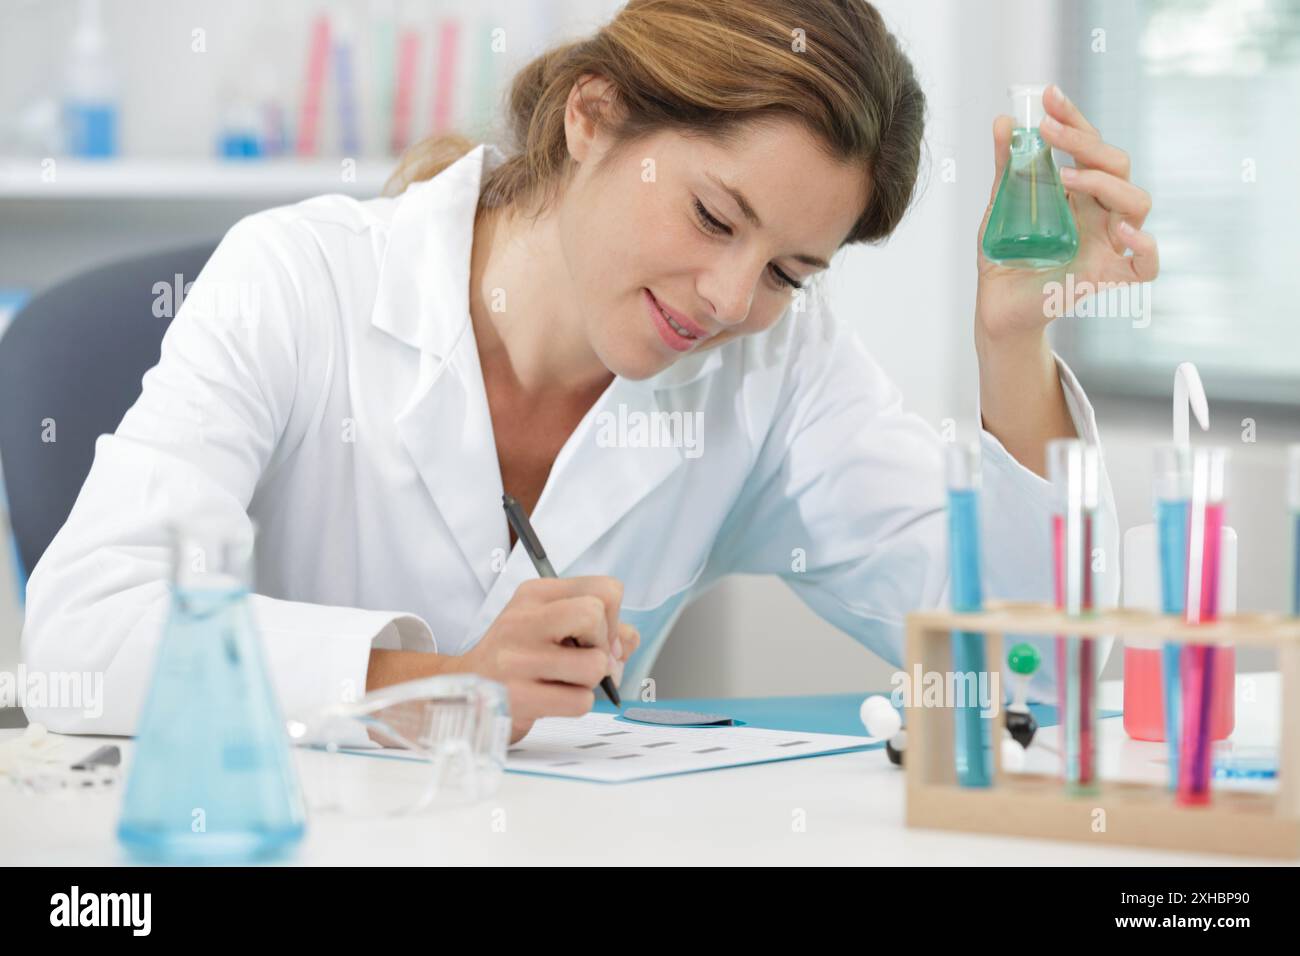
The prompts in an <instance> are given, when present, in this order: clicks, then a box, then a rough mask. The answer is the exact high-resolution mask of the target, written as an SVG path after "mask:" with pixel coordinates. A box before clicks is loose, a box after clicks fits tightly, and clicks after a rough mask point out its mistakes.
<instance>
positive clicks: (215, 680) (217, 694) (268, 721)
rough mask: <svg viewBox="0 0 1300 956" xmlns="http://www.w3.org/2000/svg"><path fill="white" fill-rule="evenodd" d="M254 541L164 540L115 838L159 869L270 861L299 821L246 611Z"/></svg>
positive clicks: (241, 537)
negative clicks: (161, 591)
mask: <svg viewBox="0 0 1300 956" xmlns="http://www.w3.org/2000/svg"><path fill="white" fill-rule="evenodd" d="M252 556H253V536H252V532H251V530H250V531H239V532H232V531H231V530H230V529H229V528H228V527H224V526H223V527H206V528H199V527H187V528H179V529H174V530H173V532H172V557H171V561H172V577H171V608H170V613H169V615H168V618H167V622H166V624H165V626H164V630H163V634H162V640H161V642H160V643H159V646H158V652H157V657H156V662H155V665H154V674H153V682H152V684H151V685H150V687H149V692H148V696H147V698H146V701H145V704H144V709H143V711H142V712H141V715H140V719H139V722H138V724H137V729H136V745H135V750H134V756H133V759H132V761H131V766H130V772H129V776H128V779H127V787H126V794H125V797H124V799H123V810H122V818H121V822H120V823H119V826H118V838H119V839H120V840H121V841H122V843H123V844H124V845H125V846H126V847H127V848H128V850H130V851H131V852H132V853H133V854H135V855H138V856H141V857H144V858H147V859H152V860H156V861H160V862H172V863H186V862H200V863H212V862H238V861H245V860H252V859H259V858H266V857H270V856H275V855H278V854H280V853H282V852H284V851H286V850H287V849H289V848H290V847H292V846H293V845H294V844H296V843H297V842H298V841H299V840H300V839H301V838H302V835H303V832H304V829H305V825H306V814H305V810H304V804H303V799H302V793H301V790H300V788H299V784H298V778H297V774H296V769H295V764H294V762H293V755H292V753H291V751H290V746H289V737H288V733H287V731H286V729H285V724H284V721H283V719H282V718H281V715H280V709H279V705H278V702H277V701H276V698H275V694H274V691H273V688H272V685H271V681H270V678H269V674H268V672H267V669H266V664H265V661H264V659H263V657H262V649H261V646H260V642H259V638H258V632H257V627H256V623H255V621H254V618H253V615H252V610H251V607H250V603H249V585H250V581H251V578H252Z"/></svg>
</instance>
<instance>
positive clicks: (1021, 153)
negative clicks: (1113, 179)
mask: <svg viewBox="0 0 1300 956" xmlns="http://www.w3.org/2000/svg"><path fill="white" fill-rule="evenodd" d="M1043 90H1044V87H1042V86H1028V85H1025V86H1013V87H1011V88H1010V89H1009V90H1008V91H1007V92H1008V93H1009V94H1010V96H1011V115H1012V116H1013V117H1015V124H1016V125H1015V128H1014V129H1013V130H1012V132H1011V155H1010V156H1009V157H1008V158H1007V164H1006V166H1005V167H1004V169H1003V171H1002V180H1001V182H1000V183H999V184H998V193H997V196H995V197H994V199H993V208H992V210H991V211H990V212H989V221H988V225H987V226H986V227H985V228H984V241H983V244H982V245H983V249H984V255H985V257H986V258H988V259H989V260H991V261H992V262H996V263H998V264H999V265H1004V266H1010V267H1012V268H1023V269H1045V268H1051V267H1054V266H1062V265H1065V264H1066V263H1067V262H1069V261H1070V260H1071V259H1073V258H1074V256H1075V254H1076V253H1077V252H1078V251H1079V230H1078V227H1077V226H1076V224H1075V221H1074V214H1073V213H1072V212H1071V211H1070V201H1069V200H1068V199H1067V198H1066V195H1065V187H1063V186H1062V185H1061V174H1060V171H1059V170H1058V169H1057V168H1056V163H1055V162H1054V161H1053V160H1052V148H1051V147H1050V146H1048V145H1047V144H1046V143H1045V142H1043V137H1042V134H1041V133H1040V132H1039V129H1038V126H1039V124H1040V123H1041V122H1042V120H1043Z"/></svg>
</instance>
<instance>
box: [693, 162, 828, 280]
mask: <svg viewBox="0 0 1300 956" xmlns="http://www.w3.org/2000/svg"><path fill="white" fill-rule="evenodd" d="M705 175H706V176H708V177H709V178H710V179H711V180H713V181H714V182H715V183H717V184H718V187H719V188H720V189H723V190H725V191H726V193H727V194H728V195H729V196H731V198H732V199H734V200H735V201H736V205H737V206H739V207H740V211H741V213H743V214H744V216H745V218H746V219H748V220H749V221H750V223H751V224H752V225H753V226H754V228H755V229H762V228H763V220H761V219H759V218H758V213H757V212H755V211H754V207H753V206H751V205H750V204H749V200H748V199H746V198H745V194H744V193H742V192H741V191H740V190H739V189H737V188H736V187H734V186H730V185H728V184H727V183H725V182H723V181H722V177H721V176H718V175H717V174H716V173H705ZM790 258H791V259H794V260H795V261H797V262H802V263H803V264H804V265H806V266H813V267H814V268H817V269H829V268H830V266H829V265H828V264H827V262H826V260H825V259H819V258H818V257H817V256H810V255H806V254H802V253H801V254H799V255H794V256H791V257H790Z"/></svg>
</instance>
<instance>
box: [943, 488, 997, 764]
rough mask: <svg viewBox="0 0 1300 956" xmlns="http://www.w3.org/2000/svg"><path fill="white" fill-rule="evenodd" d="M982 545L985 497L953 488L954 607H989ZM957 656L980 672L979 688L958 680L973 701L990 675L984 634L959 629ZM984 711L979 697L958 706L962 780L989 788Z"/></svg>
mask: <svg viewBox="0 0 1300 956" xmlns="http://www.w3.org/2000/svg"><path fill="white" fill-rule="evenodd" d="M979 548H980V535H979V496H978V494H977V493H976V492H975V491H973V490H970V489H962V490H950V491H949V492H948V554H949V561H950V564H951V584H950V592H951V595H952V608H953V610H954V611H980V610H983V608H984V588H983V584H982V582H981V579H980V551H979ZM952 661H953V670H954V671H956V672H957V674H974V675H975V683H974V686H973V687H972V686H971V684H970V683H969V682H967V681H962V680H959V681H957V683H958V684H959V685H960V686H961V687H963V688H965V689H966V692H967V701H969V700H970V694H971V693H972V692H973V693H975V694H976V695H977V697H978V688H979V686H980V685H979V678H980V676H981V675H986V674H987V664H986V661H985V655H984V635H983V634H973V633H970V632H968V631H954V632H953V635H952ZM989 703H990V704H991V705H994V706H998V705H1000V704H1001V701H989ZM980 710H981V707H980V705H979V702H978V699H977V700H976V701H975V702H973V703H971V702H968V703H964V704H962V705H961V706H959V707H957V708H956V719H957V727H956V753H957V782H958V783H960V784H961V785H962V786H963V787H987V786H990V785H991V783H992V779H991V775H990V773H989V762H988V751H987V747H988V735H987V733H986V728H985V726H984V724H985V721H984V719H983V718H982V717H981V716H980ZM999 711H1000V706H999Z"/></svg>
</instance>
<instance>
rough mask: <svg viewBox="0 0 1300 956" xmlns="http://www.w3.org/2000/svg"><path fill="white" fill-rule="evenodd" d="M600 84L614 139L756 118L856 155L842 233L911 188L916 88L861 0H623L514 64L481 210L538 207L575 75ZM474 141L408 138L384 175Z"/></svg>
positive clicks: (558, 181) (880, 223)
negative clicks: (409, 143) (864, 185)
mask: <svg viewBox="0 0 1300 956" xmlns="http://www.w3.org/2000/svg"><path fill="white" fill-rule="evenodd" d="M587 75H598V76H602V77H604V78H606V79H607V80H608V81H610V83H611V85H612V87H613V89H614V91H615V93H616V96H617V101H618V102H617V106H618V109H617V111H616V113H617V119H616V120H610V119H609V115H607V114H606V113H604V112H602V113H601V114H600V116H599V117H598V118H599V119H600V120H601V121H603V122H608V123H609V124H610V132H611V134H612V137H613V139H614V141H615V143H616V147H615V149H618V148H620V147H622V146H626V145H628V144H630V143H632V142H635V141H636V140H637V139H640V138H642V137H645V136H648V135H650V134H652V133H656V132H659V131H660V130H676V131H678V132H681V133H685V134H688V135H695V136H700V135H705V136H712V137H715V138H718V139H721V140H725V139H726V138H727V137H728V135H731V134H734V133H736V132H738V131H739V129H740V127H741V125H742V124H745V123H747V122H751V121H754V120H758V119H764V118H778V117H789V118H795V119H798V120H800V121H801V122H803V123H804V124H805V126H806V127H807V128H808V129H809V130H810V131H811V132H812V133H813V135H814V136H816V137H817V139H818V141H819V142H820V143H821V145H822V146H823V148H825V150H826V151H827V153H828V155H830V156H831V157H833V158H835V159H838V160H840V161H841V162H844V163H846V164H852V165H860V166H861V167H862V168H863V170H864V171H865V172H866V174H867V176H868V180H869V182H870V185H871V188H870V192H869V197H868V200H867V204H866V208H865V209H864V210H863V212H862V215H861V216H860V217H859V218H858V220H857V222H856V223H855V224H854V227H853V229H852V230H851V231H850V233H849V235H848V238H847V239H846V240H845V241H846V242H847V243H856V242H879V241H881V240H883V239H884V238H886V237H887V236H888V235H889V234H890V233H891V232H893V231H894V229H895V227H896V226H897V225H898V223H899V221H900V220H901V219H902V218H903V214H904V213H905V212H906V210H907V207H908V205H909V204H910V203H911V200H912V196H913V194H914V192H915V189H916V180H917V171H918V168H919V165H920V151H921V139H922V132H923V128H924V123H925V95H924V94H923V93H922V92H921V87H920V85H919V84H918V83H917V80H916V76H915V73H914V71H913V69H912V64H911V63H910V62H909V61H908V59H907V57H906V56H904V55H903V52H902V51H901V49H900V48H899V45H898V42H897V40H896V39H895V38H894V36H893V35H892V34H891V33H890V32H889V31H888V30H887V29H886V28H885V24H884V21H883V20H882V19H881V17H880V14H879V12H878V11H877V10H876V8H875V7H873V6H872V5H871V4H870V3H867V2H866V0H743V2H738V0H630V2H628V3H627V5H626V6H624V7H623V8H622V9H621V10H620V11H619V12H618V14H617V15H616V16H615V17H614V19H613V20H612V21H611V22H610V23H608V24H607V25H606V26H604V27H603V28H602V29H600V30H599V31H598V32H597V33H596V34H595V35H594V36H591V37H589V38H587V39H583V40H578V41H575V42H571V43H566V44H563V45H561V46H558V47H556V48H554V49H552V50H549V51H548V52H546V53H544V54H543V55H541V56H539V57H538V58H537V59H535V60H533V61H532V62H531V63H529V64H528V65H527V66H525V67H524V68H523V69H522V70H521V71H520V72H519V73H518V74H517V75H516V77H515V78H514V81H513V83H512V85H511V88H510V113H509V120H510V131H511V135H512V139H513V143H511V144H509V148H508V149H506V154H507V157H508V158H507V160H506V161H505V162H504V163H502V164H501V165H500V166H498V167H497V168H496V169H494V170H492V171H491V172H490V173H489V174H488V175H487V177H486V178H485V180H484V183H483V188H482V193H481V196H480V199H479V206H480V208H496V207H501V206H514V207H516V208H529V209H531V210H532V211H533V212H534V214H536V213H537V212H539V211H540V210H541V209H544V208H545V206H546V205H547V203H549V201H550V200H551V199H552V198H554V197H555V196H556V195H557V194H558V192H559V191H560V189H561V188H562V186H563V183H564V182H565V180H566V177H567V175H568V173H569V171H570V162H571V160H570V157H569V153H568V148H567V145H566V140H565V133H564V112H565V105H566V102H567V100H568V97H569V92H570V90H571V89H572V88H573V85H574V83H575V82H577V81H578V80H579V79H580V78H582V77H584V76H587ZM472 148H473V144H472V143H471V142H470V141H469V140H467V139H465V138H464V137H462V136H458V135H447V134H444V135H441V136H434V137H430V138H429V139H426V140H423V141H421V142H419V143H417V144H415V145H414V146H413V147H411V149H409V150H408V151H407V152H406V153H405V154H404V155H403V157H402V160H401V162H400V164H399V165H398V168H397V170H396V171H395V172H394V173H393V176H392V178H391V179H390V180H389V183H388V191H389V192H390V193H391V192H400V191H401V190H403V189H405V188H406V187H407V186H408V185H410V184H411V183H413V182H418V181H420V180H425V179H429V178H431V177H433V176H435V175H437V174H438V173H439V172H441V171H442V170H443V169H445V168H446V167H447V166H449V165H451V164H452V163H453V162H455V161H456V160H457V159H459V158H460V157H461V156H463V155H464V154H465V153H467V152H468V151H469V150H470V149H472Z"/></svg>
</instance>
